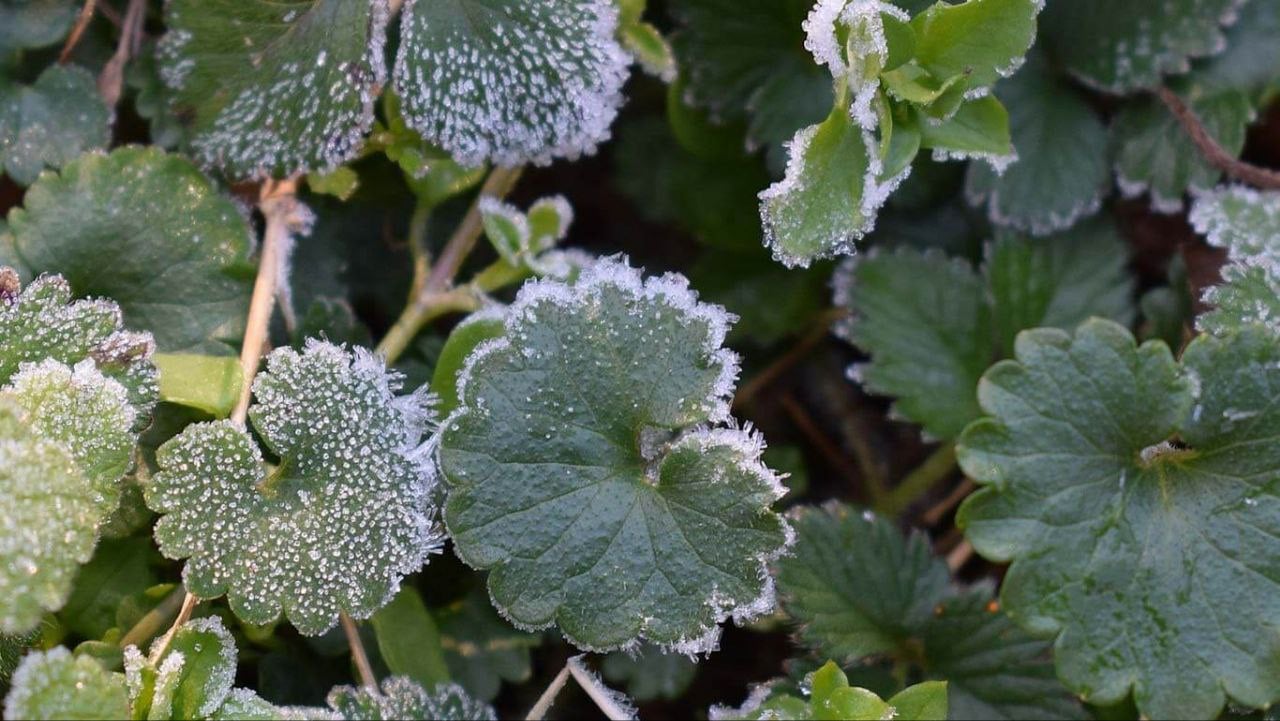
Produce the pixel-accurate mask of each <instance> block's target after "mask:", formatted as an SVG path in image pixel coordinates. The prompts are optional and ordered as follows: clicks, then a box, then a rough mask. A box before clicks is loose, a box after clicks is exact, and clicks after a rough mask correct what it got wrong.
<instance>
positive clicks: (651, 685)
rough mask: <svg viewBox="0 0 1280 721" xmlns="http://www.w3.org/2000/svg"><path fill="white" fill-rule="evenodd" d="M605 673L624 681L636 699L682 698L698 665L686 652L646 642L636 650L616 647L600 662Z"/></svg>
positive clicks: (617, 682)
mask: <svg viewBox="0 0 1280 721" xmlns="http://www.w3.org/2000/svg"><path fill="white" fill-rule="evenodd" d="M600 671H601V673H603V674H604V677H605V678H606V679H608V680H609V681H611V682H613V683H616V684H623V685H624V686H625V688H626V690H627V695H628V696H630V697H632V698H634V699H635V700H636V701H640V702H644V701H654V700H657V699H667V700H675V699H677V698H680V696H682V695H683V694H684V692H685V689H687V688H689V684H691V683H693V677H694V674H696V673H697V672H698V667H697V665H696V664H695V663H694V662H693V661H691V660H689V658H688V657H687V656H684V655H682V654H678V653H672V652H670V651H663V650H661V649H658V648H654V647H652V646H645V647H643V648H641V649H640V650H637V651H630V652H628V651H614V652H613V653H611V654H609V655H608V656H605V658H604V661H603V662H602V663H601V664H600Z"/></svg>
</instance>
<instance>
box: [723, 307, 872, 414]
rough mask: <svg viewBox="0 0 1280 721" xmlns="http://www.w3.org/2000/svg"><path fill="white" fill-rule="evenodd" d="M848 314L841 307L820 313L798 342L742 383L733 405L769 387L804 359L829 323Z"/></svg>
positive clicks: (739, 405)
mask: <svg viewBox="0 0 1280 721" xmlns="http://www.w3.org/2000/svg"><path fill="white" fill-rule="evenodd" d="M848 314H849V311H847V310H845V309H843V308H831V309H830V310H828V311H826V312H825V313H823V314H822V315H820V316H818V319H817V321H816V322H815V323H814V324H813V328H812V329H810V330H809V332H808V333H805V335H804V337H803V338H801V339H800V341H799V342H797V343H796V344H795V346H793V347H792V348H791V350H789V351H787V352H786V353H785V354H783V355H782V356H780V357H779V358H778V359H777V360H775V361H774V362H773V363H771V364H769V366H768V367H767V368H765V369H764V370H762V371H760V372H759V373H757V374H756V375H755V376H753V377H752V378H751V380H750V381H748V382H747V383H744V384H743V386H742V388H740V389H738V393H737V395H735V396H734V397H733V405H734V407H735V408H741V407H743V406H746V405H747V404H749V403H750V402H751V401H752V400H754V399H755V397H756V396H757V395H759V393H760V391H762V390H764V389H765V388H767V387H769V386H770V385H771V384H772V383H773V382H774V381H776V380H778V378H779V377H780V376H781V375H782V374H783V373H785V372H787V370H788V369H790V368H791V367H792V366H794V365H795V364H797V363H799V362H800V361H802V360H804V358H805V357H806V356H808V355H809V353H810V352H812V351H813V349H814V347H815V346H817V345H818V343H820V342H821V341H822V339H823V338H825V337H827V333H829V332H830V331H831V324H832V323H835V322H836V321H838V320H840V319H841V318H843V317H845V316H846V315H848Z"/></svg>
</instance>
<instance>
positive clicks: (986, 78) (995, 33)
mask: <svg viewBox="0 0 1280 721" xmlns="http://www.w3.org/2000/svg"><path fill="white" fill-rule="evenodd" d="M1043 6H1044V0H968V1H967V2H964V3H961V4H959V5H949V4H946V3H937V4H935V5H933V6H931V7H930V8H929V9H928V10H925V11H924V12H922V13H920V14H919V15H917V16H916V17H914V18H912V20H911V27H912V29H914V30H915V60H916V62H918V63H919V64H920V65H921V66H922V67H923V68H924V69H926V70H928V71H929V72H930V73H931V74H932V75H933V76H934V77H937V78H950V77H954V76H958V75H959V76H964V78H965V85H966V86H967V87H970V88H975V89H977V88H985V87H988V86H990V85H992V84H994V83H995V82H996V81H997V80H999V79H1000V78H1002V77H1008V76H1009V75H1012V74H1013V71H1014V70H1016V69H1017V68H1018V66H1019V65H1021V64H1022V56H1023V55H1025V54H1026V52H1027V49H1028V48H1030V47H1031V43H1032V41H1033V40H1034V39H1035V37H1036V15H1037V14H1038V13H1039V12H1040V9H1041V8H1042V7H1043Z"/></svg>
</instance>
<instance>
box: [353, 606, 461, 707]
mask: <svg viewBox="0 0 1280 721" xmlns="http://www.w3.org/2000/svg"><path fill="white" fill-rule="evenodd" d="M371 620H372V623H373V632H374V634H375V635H376V636H377V638H378V651H379V652H380V653H381V654H382V660H383V661H384V662H385V663H386V664H387V668H388V669H389V670H390V671H391V673H393V674H396V675H397V676H407V677H408V678H410V679H412V680H414V681H416V682H418V683H419V684H422V686H423V687H424V688H431V687H432V686H435V685H436V684H439V683H447V682H448V681H449V669H448V667H447V666H446V665H445V661H444V650H443V647H442V646H441V643H440V631H439V629H438V628H436V622H435V620H433V619H432V618H431V614H429V613H427V607H426V606H424V605H423V603H422V597H421V596H419V595H418V592H417V591H415V590H413V589H412V588H409V587H407V586H406V587H405V588H402V589H400V592H399V593H397V594H396V597H395V598H393V599H391V602H390V603H388V604H387V605H386V606H383V607H382V609H381V610H379V611H378V612H377V613H375V614H373V618H372V619H371Z"/></svg>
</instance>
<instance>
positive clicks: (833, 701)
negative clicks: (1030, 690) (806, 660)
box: [709, 661, 947, 721]
mask: <svg viewBox="0 0 1280 721" xmlns="http://www.w3.org/2000/svg"><path fill="white" fill-rule="evenodd" d="M806 681H807V683H806V685H807V686H808V687H809V689H810V692H809V694H808V699H801V698H798V697H796V696H792V695H790V694H786V693H782V692H779V691H778V690H776V689H775V688H774V687H771V686H770V685H767V684H766V685H762V686H759V687H757V688H756V690H755V691H754V692H752V694H751V696H750V697H748V699H747V701H746V703H744V704H743V705H742V707H741V708H736V709H733V708H726V707H724V706H713V707H711V710H710V713H709V716H710V717H711V718H712V719H713V720H715V721H722V720H727V719H747V720H753V719H761V720H763V719H771V720H775V721H776V720H787V721H809V720H810V719H815V720H816V719H843V720H844V721H881V720H882V719H900V720H901V721H942V720H943V719H946V718H947V714H946V711H947V684H945V683H940V682H929V683H924V684H919V685H916V686H912V687H911V688H908V689H906V690H904V691H902V692H901V693H900V694H898V696H895V697H894V698H899V697H901V701H902V702H903V705H902V706H901V707H896V706H894V705H892V704H891V703H889V702H886V701H884V700H883V699H881V698H880V697H879V696H877V695H875V694H874V693H872V692H871V691H868V690H866V689H864V688H857V687H854V686H850V685H849V679H848V677H846V676H845V674H844V672H843V671H841V670H840V667H839V666H837V665H836V664H835V663H834V662H832V661H828V662H827V663H826V664H825V665H824V666H823V667H822V668H820V669H818V670H817V671H814V672H813V673H812V674H810V675H809V677H808V679H807V680H806Z"/></svg>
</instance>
